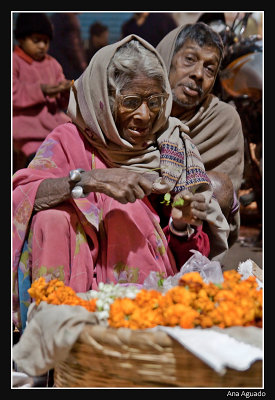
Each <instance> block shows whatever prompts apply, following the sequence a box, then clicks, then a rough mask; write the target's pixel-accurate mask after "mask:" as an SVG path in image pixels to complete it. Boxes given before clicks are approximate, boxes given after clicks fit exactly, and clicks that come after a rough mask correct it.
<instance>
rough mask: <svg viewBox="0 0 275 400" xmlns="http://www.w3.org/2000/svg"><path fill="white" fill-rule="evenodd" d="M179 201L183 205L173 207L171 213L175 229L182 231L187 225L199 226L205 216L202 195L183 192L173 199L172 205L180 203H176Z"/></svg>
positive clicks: (205, 207) (204, 203) (205, 208)
mask: <svg viewBox="0 0 275 400" xmlns="http://www.w3.org/2000/svg"><path fill="white" fill-rule="evenodd" d="M179 199H183V200H184V204H183V205H175V206H173V207H172V211H171V217H172V219H173V225H174V227H175V229H177V230H179V231H181V230H184V229H185V228H186V225H187V224H190V225H195V226H199V225H201V224H202V222H203V220H205V219H206V215H207V213H206V210H207V205H206V202H205V197H204V196H203V194H201V193H195V194H193V193H191V192H189V191H188V190H184V191H182V192H180V193H178V194H177V195H176V196H175V197H174V203H175V202H177V203H180V202H178V200H179Z"/></svg>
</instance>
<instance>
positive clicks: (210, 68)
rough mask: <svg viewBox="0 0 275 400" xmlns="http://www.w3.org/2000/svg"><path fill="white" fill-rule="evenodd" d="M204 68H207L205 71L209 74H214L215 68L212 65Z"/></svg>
mask: <svg viewBox="0 0 275 400" xmlns="http://www.w3.org/2000/svg"><path fill="white" fill-rule="evenodd" d="M206 70H207V72H208V73H209V74H210V75H214V74H215V71H216V70H215V68H213V67H209V66H208V67H206Z"/></svg>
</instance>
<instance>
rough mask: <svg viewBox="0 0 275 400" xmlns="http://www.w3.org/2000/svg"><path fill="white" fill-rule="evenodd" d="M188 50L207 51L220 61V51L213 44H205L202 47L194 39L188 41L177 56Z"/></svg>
mask: <svg viewBox="0 0 275 400" xmlns="http://www.w3.org/2000/svg"><path fill="white" fill-rule="evenodd" d="M186 50H193V51H205V52H207V53H209V55H212V56H213V57H215V58H217V61H219V60H220V51H219V49H218V48H217V47H216V46H215V45H214V44H212V43H205V44H203V45H200V44H199V43H197V42H196V41H195V40H193V39H187V40H186V41H185V42H184V43H183V45H182V47H181V48H180V49H179V51H178V52H177V53H176V54H178V53H183V52H184V51H186Z"/></svg>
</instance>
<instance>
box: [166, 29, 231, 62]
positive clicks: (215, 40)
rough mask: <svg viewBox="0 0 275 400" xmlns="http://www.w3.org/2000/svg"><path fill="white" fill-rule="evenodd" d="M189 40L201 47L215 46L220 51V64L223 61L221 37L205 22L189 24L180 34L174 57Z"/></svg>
mask: <svg viewBox="0 0 275 400" xmlns="http://www.w3.org/2000/svg"><path fill="white" fill-rule="evenodd" d="M187 39H191V40H194V41H195V42H196V43H197V44H198V45H199V46H200V47H202V46H205V45H207V46H213V47H216V48H217V49H218V50H219V53H220V62H221V61H222V59H223V53H224V45H223V41H222V38H221V36H220V35H219V33H218V32H216V31H214V30H213V29H212V28H211V27H210V26H209V25H207V24H205V23H204V22H196V23H195V24H187V25H185V26H184V28H183V29H182V30H181V32H180V33H179V35H178V37H177V39H176V43H175V49H174V54H173V56H174V55H175V54H176V53H177V52H178V51H179V50H180V49H181V48H182V46H183V45H184V43H185V42H186V40H187Z"/></svg>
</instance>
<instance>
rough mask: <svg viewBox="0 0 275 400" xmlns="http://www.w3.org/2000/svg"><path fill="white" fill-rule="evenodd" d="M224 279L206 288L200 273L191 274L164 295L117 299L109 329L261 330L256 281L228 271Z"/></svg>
mask: <svg viewBox="0 0 275 400" xmlns="http://www.w3.org/2000/svg"><path fill="white" fill-rule="evenodd" d="M223 276H224V282H223V283H221V284H214V283H208V284H207V283H205V282H204V281H203V279H202V278H201V276H200V274H199V273H198V272H189V273H186V274H184V275H183V276H182V277H181V278H180V280H179V284H178V286H175V287H173V288H171V289H170V290H168V291H167V292H166V293H165V294H161V293H160V292H158V291H156V290H144V289H142V290H141V291H140V292H138V293H137V295H136V297H135V299H128V298H124V299H116V300H115V301H114V302H113V303H112V304H111V306H110V313H109V325H110V326H112V327H114V328H119V327H125V328H131V329H145V328H153V327H155V326H157V325H164V326H180V327H182V328H185V329H190V328H195V327H196V326H200V327H202V328H210V327H211V326H214V325H215V326H218V327H220V328H226V327H229V326H235V325H240V326H249V325H254V326H258V327H261V326H262V289H258V288H257V287H258V284H257V281H256V278H255V277H254V276H250V277H249V278H247V279H245V280H241V275H240V274H239V273H238V272H237V271H235V270H231V271H225V272H224V273H223Z"/></svg>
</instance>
